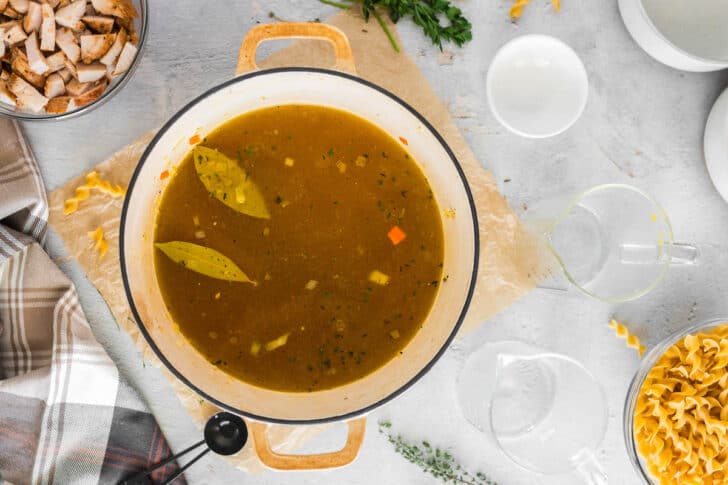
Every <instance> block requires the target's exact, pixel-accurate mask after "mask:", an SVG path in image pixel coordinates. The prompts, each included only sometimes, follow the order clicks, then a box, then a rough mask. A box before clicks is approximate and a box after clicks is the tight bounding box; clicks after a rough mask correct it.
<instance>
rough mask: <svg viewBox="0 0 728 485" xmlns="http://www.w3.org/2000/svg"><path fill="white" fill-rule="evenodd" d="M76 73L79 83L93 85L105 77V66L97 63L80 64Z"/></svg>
mask: <svg viewBox="0 0 728 485" xmlns="http://www.w3.org/2000/svg"><path fill="white" fill-rule="evenodd" d="M77 71H78V81H79V82H81V83H93V82H96V81H98V80H100V79H102V78H103V77H104V76H106V66H104V65H103V64H101V63H99V62H94V63H93V64H80V65H79V66H78V67H77Z"/></svg>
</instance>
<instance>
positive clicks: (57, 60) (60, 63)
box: [46, 52, 66, 73]
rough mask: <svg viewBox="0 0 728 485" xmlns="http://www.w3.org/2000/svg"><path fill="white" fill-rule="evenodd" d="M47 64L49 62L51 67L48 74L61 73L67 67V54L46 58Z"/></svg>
mask: <svg viewBox="0 0 728 485" xmlns="http://www.w3.org/2000/svg"><path fill="white" fill-rule="evenodd" d="M46 62H48V67H49V69H48V73H53V72H56V71H60V70H61V69H64V68H65V67H66V54H64V53H63V52H56V53H55V54H53V55H50V56H48V57H46Z"/></svg>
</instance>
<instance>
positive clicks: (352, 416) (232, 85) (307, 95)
mask: <svg viewBox="0 0 728 485" xmlns="http://www.w3.org/2000/svg"><path fill="white" fill-rule="evenodd" d="M286 37H314V38H321V39H326V40H328V41H330V42H332V43H333V44H334V48H335V51H336V55H337V67H338V68H339V69H345V70H349V71H353V57H352V54H351V49H350V47H349V44H348V41H347V39H346V37H345V36H344V35H343V33H342V32H341V31H339V30H338V29H335V28H333V27H330V26H326V25H322V24H271V25H265V26H260V27H257V28H255V29H253V30H252V31H251V32H250V33H249V34H248V36H247V37H246V39H245V40H244V42H243V45H242V47H241V52H240V58H239V65H238V74H240V73H242V72H245V71H246V70H249V69H250V68H253V69H255V63H254V58H255V50H256V48H257V45H258V44H259V43H260V42H261V41H262V40H266V39H273V38H286ZM291 103H297V104H314V105H322V106H330V107H335V108H338V109H343V110H346V111H349V112H351V113H354V114H356V115H358V116H360V117H362V118H365V119H367V120H369V121H371V122H372V123H374V124H376V125H378V126H380V127H381V128H383V129H384V130H385V131H386V132H388V133H390V134H392V135H393V136H396V137H398V136H402V137H404V138H406V139H407V140H408V142H409V146H408V149H409V151H410V152H411V154H412V155H413V156H414V158H415V160H417V161H418V162H419V163H420V164H421V167H422V170H423V171H424V173H425V175H426V176H427V178H428V179H429V182H430V184H431V186H432V189H433V191H434V193H435V196H436V198H437V201H438V202H439V204H440V207H441V208H452V209H455V211H456V214H457V216H456V217H455V218H444V216H443V220H442V223H443V227H444V232H445V260H444V268H445V269H444V271H445V273H447V274H448V275H449V278H448V280H447V283H446V284H443V285H440V291H439V294H438V295H437V298H436V301H435V303H434V305H433V308H432V310H431V312H430V314H429V316H428V317H427V320H426V321H425V323H424V325H423V327H422V329H421V330H420V331H419V333H417V334H416V335H415V337H414V338H413V339H412V341H411V342H410V343H409V344H408V345H407V347H406V348H405V349H404V352H403V354H402V355H400V356H397V357H395V358H394V359H393V360H392V361H390V362H389V363H387V364H386V365H384V366H383V367H382V368H380V369H379V370H377V371H375V372H374V373H372V374H370V375H368V376H366V377H364V378H362V379H361V380H358V381H356V382H353V383H350V384H347V385H344V386H342V387H338V388H335V389H330V390H325V391H319V392H313V393H287V392H278V391H271V390H268V389H264V388H261V387H256V386H253V385H251V384H248V383H245V382H242V381H239V380H237V379H234V378H232V377H231V376H229V375H228V374H226V373H224V372H222V371H220V370H219V369H218V368H217V367H216V366H214V365H212V364H211V363H210V362H208V361H207V360H206V359H205V358H204V357H203V356H202V355H201V354H200V353H198V352H197V351H196V350H195V349H194V348H193V347H192V346H191V345H190V344H189V343H188V342H187V341H186V340H185V339H183V338H181V337H180V335H179V334H178V333H177V332H175V330H174V324H173V321H172V318H171V316H170V314H169V312H168V311H167V309H166V307H165V304H164V301H163V299H162V295H161V293H160V291H159V286H158V284H157V278H156V275H155V272H154V257H153V256H154V246H153V244H152V243H153V237H154V222H155V218H156V214H157V207H158V204H159V199H160V196H161V194H162V193H163V192H164V189H165V185H166V184H167V182H168V181H169V179H165V180H161V179H160V174H161V173H162V172H163V171H164V170H168V169H169V168H170V167H174V166H175V165H176V164H178V163H179V162H180V161H181V160H183V158H184V157H185V155H186V154H187V153H188V151H189V150H190V146H189V144H188V139H189V138H190V137H191V136H192V135H194V134H199V135H200V136H201V137H204V136H205V135H206V134H207V133H209V132H211V131H213V130H214V129H215V128H217V127H218V126H220V125H221V124H223V123H225V122H226V121H228V120H229V119H231V118H233V117H236V116H238V115H240V114H243V113H246V112H249V111H252V110H257V109H260V108H265V107H270V106H276V105H281V104H291ZM312 227H315V225H312ZM120 240H121V248H120V251H121V265H122V274H123V279H124V285H125V290H126V293H127V297H128V299H129V303H130V306H131V309H132V311H133V313H134V316H135V317H136V320H137V322H138V324H139V327H140V329H141V331H142V333H143V334H144V336H145V337H146V339H147V341H148V342H149V345H150V346H151V347H152V348H153V349H154V351H155V352H156V354H157V356H158V357H159V358H160V359H161V361H162V362H163V363H164V364H165V365H166V366H167V368H168V369H169V370H170V371H171V372H172V373H173V374H174V375H176V376H177V377H178V378H179V379H180V380H181V381H183V382H184V383H185V384H187V385H188V386H189V387H190V388H191V389H192V390H193V391H195V392H196V393H198V394H199V395H200V396H202V397H203V398H205V399H207V400H208V401H210V402H212V403H215V404H217V405H218V406H220V407H221V408H224V409H226V410H229V411H231V412H234V413H237V414H240V415H242V416H245V417H247V418H249V420H248V424H249V425H250V427H251V431H252V434H253V438H254V441H255V446H256V451H257V452H258V455H259V456H260V458H261V460H262V461H263V462H264V463H265V464H266V465H268V466H270V467H272V468H278V469H303V468H324V467H332V466H342V465H345V464H347V463H349V462H350V461H352V460H353V459H354V458H355V457H356V454H357V452H358V449H359V446H360V445H361V441H362V439H363V433H364V418H362V416H363V415H365V414H366V413H367V412H368V411H370V410H372V409H373V408H375V407H377V406H380V405H382V404H383V403H385V402H387V401H389V400H390V399H392V398H394V397H395V396H397V395H398V394H400V393H401V392H403V391H404V390H405V389H407V388H408V387H409V386H410V385H412V384H413V383H414V382H415V381H417V380H418V379H419V378H420V377H422V376H423V375H424V374H425V373H426V372H427V371H428V370H429V369H430V368H431V367H432V366H433V364H434V363H435V362H436V361H437V360H438V358H439V357H440V356H441V355H442V353H443V352H444V351H445V349H446V348H447V347H448V345H449V343H450V341H451V340H452V339H453V337H454V336H455V334H456V333H457V330H458V328H459V326H460V323H461V322H462V320H463V318H464V316H465V313H466V311H467V309H468V304H469V302H470V298H471V296H472V293H473V288H474V284H475V279H476V272H477V267H478V225H477V217H476V213H475V206H474V203H473V200H472V196H471V193H470V189H469V188H468V184H467V182H466V180H465V176H464V174H463V172H462V169H461V168H460V165H459V164H458V161H457V160H456V159H455V156H454V155H453V153H452V151H451V150H450V149H449V148H448V146H447V145H446V143H445V142H444V140H443V139H442V137H441V136H440V135H439V134H438V133H437V132H436V131H435V130H434V128H433V127H432V126H431V125H430V124H429V123H428V122H427V121H426V120H425V119H424V118H423V117H422V116H421V115H420V114H419V113H417V112H416V111H415V110H414V109H413V108H412V107H410V106H408V105H407V104H406V103H405V102H404V101H402V100H400V99H399V98H397V97H396V96H394V95H393V94H391V93H389V92H387V91H385V90H384V89H382V88H380V87H378V86H376V85H374V84H372V83H369V82H367V81H364V80H363V79H361V78H358V77H356V76H355V75H351V74H346V73H343V72H340V71H331V70H321V69H312V68H283V69H271V70H266V71H254V72H250V73H248V74H245V75H241V76H239V77H237V78H234V79H232V80H230V81H228V82H225V83H223V84H222V85H220V86H217V87H215V88H213V89H211V90H210V91H208V92H206V93H205V94H203V95H202V96H200V97H198V98H197V99H195V100H194V101H192V102H191V103H189V104H188V105H187V106H186V107H184V108H183V109H182V110H181V111H180V112H179V113H177V114H176V115H175V116H174V117H173V118H172V119H171V120H170V121H168V122H167V123H166V124H165V125H164V127H162V129H161V130H160V131H159V133H158V134H157V136H156V137H155V138H154V140H153V141H152V143H151V144H150V145H149V147H148V148H147V150H146V152H145V153H144V155H143V156H142V158H141V160H140V162H139V165H138V166H137V168H136V170H135V172H134V175H133V177H132V180H131V182H130V185H129V193H128V196H127V199H126V201H125V203H124V209H123V214H122V221H121V238H120ZM337 420H348V421H349V439H348V440H347V444H346V446H345V448H344V449H343V450H341V451H339V452H335V453H328V454H324V455H316V456H293V455H279V454H276V453H274V452H273V451H272V450H271V448H270V446H269V444H268V441H267V439H266V433H265V431H266V427H267V423H283V424H307V423H321V422H330V421H337Z"/></svg>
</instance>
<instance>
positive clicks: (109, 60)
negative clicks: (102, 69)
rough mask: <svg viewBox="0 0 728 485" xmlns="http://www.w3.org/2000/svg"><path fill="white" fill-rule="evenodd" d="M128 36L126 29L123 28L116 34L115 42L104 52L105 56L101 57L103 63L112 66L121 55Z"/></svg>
mask: <svg viewBox="0 0 728 485" xmlns="http://www.w3.org/2000/svg"><path fill="white" fill-rule="evenodd" d="M126 40H127V36H126V30H124V29H121V30H120V31H119V32H118V33H117V34H116V39H114V44H113V45H112V46H111V48H110V49H109V50H108V51H107V52H106V54H104V56H103V57H102V58H101V59H100V60H101V63H102V64H106V65H107V66H111V65H113V64H114V63H115V62H116V58H117V57H119V54H121V50H122V49H123V48H124V44H126Z"/></svg>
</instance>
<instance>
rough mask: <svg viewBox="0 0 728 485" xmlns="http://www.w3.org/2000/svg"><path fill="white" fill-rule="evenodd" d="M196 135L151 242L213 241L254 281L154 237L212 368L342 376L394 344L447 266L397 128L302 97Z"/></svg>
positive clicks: (188, 326)
mask: <svg viewBox="0 0 728 485" xmlns="http://www.w3.org/2000/svg"><path fill="white" fill-rule="evenodd" d="M394 135H397V134H394ZM204 143H205V147H197V148H195V150H194V151H193V152H192V153H190V155H189V156H188V157H187V158H186V159H185V160H184V161H183V162H182V163H181V164H180V165H179V167H177V169H176V170H175V171H174V175H173V176H172V178H171V180H170V182H169V184H168V186H167V188H166V189H165V192H164V194H163V197H162V202H161V205H160V208H159V214H158V216H157V229H156V234H155V241H156V242H157V243H169V242H172V241H177V242H190V243H191V242H192V241H194V242H195V243H196V245H198V246H199V247H203V248H206V249H209V250H213V249H214V251H215V252H216V253H217V254H219V255H221V256H223V257H224V258H226V259H227V260H228V261H230V262H231V263H232V264H233V265H234V266H235V268H237V270H238V271H240V273H242V274H243V275H244V276H245V278H246V279H248V278H249V279H248V280H249V281H250V280H254V281H257V286H254V285H252V284H241V283H239V282H236V281H243V280H236V279H234V278H218V277H215V276H213V275H210V274H209V272H208V273H205V272H204V271H196V270H192V269H193V268H190V267H189V266H188V267H185V266H183V265H182V264H181V263H180V261H182V259H181V258H180V257H172V256H169V255H168V254H166V253H165V252H163V251H162V250H161V248H160V250H159V251H156V256H155V267H156V272H157V277H158V281H159V284H160V288H161V290H162V294H163V297H164V300H165V302H166V305H167V307H168V309H169V311H170V313H171V314H172V316H173V318H174V320H175V322H176V323H177V324H178V325H179V328H180V331H181V332H182V334H183V335H184V336H185V337H186V338H187V339H188V340H189V341H190V342H191V343H192V344H193V345H194V346H195V347H196V348H197V349H198V350H199V351H200V352H201V353H202V354H203V355H204V356H205V357H206V358H207V359H208V360H209V361H210V362H211V363H213V364H215V365H217V366H219V367H220V369H221V370H222V371H224V372H227V373H229V374H230V375H232V376H235V377H237V378H239V379H241V380H244V381H246V382H249V383H252V384H255V385H258V386H260V387H264V388H268V389H275V390H280V391H290V392H307V391H308V392H311V391H318V390H323V389H328V388H332V387H336V386H340V385H344V384H346V383H349V382H352V381H355V380H357V379H360V378H362V377H364V376H366V375H367V374H369V373H371V372H373V371H375V370H376V369H377V368H379V367H381V366H382V365H384V364H385V363H387V362H388V361H389V360H390V359H392V358H394V357H395V356H398V355H399V354H401V352H402V351H403V349H404V348H405V347H406V346H407V344H408V342H409V341H410V340H411V338H412V337H413V336H414V334H415V333H416V332H417V331H418V330H419V329H420V327H421V325H422V323H423V322H424V320H425V318H426V316H427V314H428V313H429V311H430V308H431V306H432V303H433V302H434V299H435V296H436V294H437V291H438V284H437V283H438V282H439V281H441V280H442V277H443V275H442V261H443V233H442V223H441V216H440V210H439V208H438V205H437V202H436V200H435V199H434V197H433V196H432V192H431V190H430V187H429V185H428V183H427V180H426V179H425V177H424V175H423V174H422V172H421V171H420V169H419V167H418V165H417V164H416V162H415V161H414V160H413V159H412V158H411V157H410V156H409V155H407V153H406V152H405V151H404V150H403V146H402V143H400V142H399V141H396V140H395V139H394V138H392V137H391V136H389V135H388V134H386V133H384V132H383V131H382V130H380V129H379V128H378V127H376V126H374V125H372V124H371V123H369V122H367V121H365V120H363V119H361V118H358V117H356V116H354V115H351V114H349V113H345V112H343V111H338V110H334V109H330V108H324V107H318V106H306V105H285V106H278V107H274V108H266V109H262V110H259V111H255V112H251V113H248V114H246V115H243V116H241V117H239V118H236V119H233V120H231V121H229V122H228V123H226V124H225V125H223V126H221V127H219V128H218V129H217V130H215V131H214V132H212V133H210V134H209V135H208V136H207V138H206V140H205V142H204ZM200 155H201V156H203V159H202V161H197V160H196V159H195V158H194V157H199V156H200ZM204 157H207V160H205V158H204ZM212 159H214V160H215V165H214V166H201V164H203V165H206V164H208V163H210V160H212ZM217 162H220V164H219V165H218V164H217ZM223 165H224V166H223ZM218 177H219V178H218ZM241 181H242V182H241ZM253 181H254V185H245V184H247V183H250V184H253ZM241 185H243V188H242V191H243V194H242V197H236V196H235V190H236V187H239V186H241ZM250 187H254V188H253V189H251V188H250ZM225 193H227V194H228V195H227V197H225V196H223V195H221V194H225ZM231 194H232V195H231ZM231 197H232V199H233V201H232V202H230V199H231ZM241 199H242V202H241ZM251 201H252V202H251ZM246 205H247V207H244V210H241V208H243V207H242V206H246ZM261 208H264V209H265V214H267V216H268V217H265V216H264V215H263V214H264V212H263V211H262V209H261ZM253 209H254V210H253ZM200 235H202V236H203V237H202V238H200V237H199V236H200ZM176 261H177V262H176ZM193 264H194V263H193ZM241 268H244V270H245V273H243V272H242V270H241ZM223 270H224V271H227V270H229V267H228V266H225V268H223ZM206 274H207V275H206ZM226 274H227V273H226ZM211 276H212V277H211Z"/></svg>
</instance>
